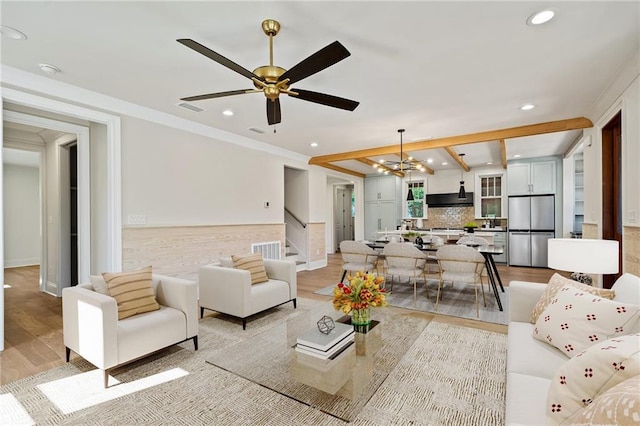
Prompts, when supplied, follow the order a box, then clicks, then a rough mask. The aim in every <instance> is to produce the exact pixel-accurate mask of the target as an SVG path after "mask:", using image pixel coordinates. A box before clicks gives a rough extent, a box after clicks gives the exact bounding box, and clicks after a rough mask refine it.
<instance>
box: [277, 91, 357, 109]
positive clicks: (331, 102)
mask: <svg viewBox="0 0 640 426" xmlns="http://www.w3.org/2000/svg"><path fill="white" fill-rule="evenodd" d="M289 90H291V91H292V92H296V93H297V94H298V96H295V95H294V96H291V97H292V98H298V99H302V100H303V101H309V102H315V103H317V104H322V105H326V106H330V107H334V108H340V109H346V110H348V111H353V110H354V109H356V107H357V106H358V105H360V102H357V101H352V100H351V99H345V98H339V97H337V96H333V95H327V94H326V93H318V92H312V91H309V90H302V89H293V88H292V89H289Z"/></svg>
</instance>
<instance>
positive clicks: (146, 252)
mask: <svg viewBox="0 0 640 426" xmlns="http://www.w3.org/2000/svg"><path fill="white" fill-rule="evenodd" d="M323 229H324V228H323ZM284 239H285V225H284V223H277V224H264V225H262V224H260V225H220V226H170V227H130V228H123V229H122V269H123V270H124V271H127V270H131V269H135V268H140V267H144V266H147V265H151V266H153V271H154V272H157V273H159V274H166V275H172V276H180V277H185V278H194V277H196V276H197V273H198V268H199V267H200V266H202V265H207V264H210V263H212V262H214V261H216V260H217V259H218V258H220V257H225V256H230V255H232V254H248V253H250V252H251V244H252V243H260V242H266V241H280V243H281V245H282V247H284V246H285V241H284ZM323 241H324V240H323ZM314 253H315V251H314Z"/></svg>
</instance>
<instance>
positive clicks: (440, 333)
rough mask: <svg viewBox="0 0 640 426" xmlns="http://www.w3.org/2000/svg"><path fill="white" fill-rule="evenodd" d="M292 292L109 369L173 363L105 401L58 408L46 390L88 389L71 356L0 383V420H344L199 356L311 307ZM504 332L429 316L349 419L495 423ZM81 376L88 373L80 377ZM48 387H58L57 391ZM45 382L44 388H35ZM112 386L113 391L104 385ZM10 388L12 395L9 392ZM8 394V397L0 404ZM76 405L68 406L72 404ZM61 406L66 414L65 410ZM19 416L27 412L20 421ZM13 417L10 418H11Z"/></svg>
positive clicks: (134, 377)
mask: <svg viewBox="0 0 640 426" xmlns="http://www.w3.org/2000/svg"><path fill="white" fill-rule="evenodd" d="M317 303H321V302H316V301H311V300H306V299H298V309H297V310H296V311H294V310H293V309H292V307H291V306H290V305H289V306H282V307H278V308H275V309H272V310H270V311H268V312H267V313H264V314H262V315H260V316H257V317H256V318H255V319H254V320H253V321H250V322H249V324H248V325H247V330H246V331H242V326H241V325H240V322H239V321H238V320H236V319H233V318H231V317H227V316H222V315H216V314H214V315H210V316H206V317H205V318H204V319H203V320H201V321H200V330H199V340H200V350H199V351H197V352H196V351H194V350H193V345H192V344H191V343H190V342H186V343H183V344H180V345H177V346H174V347H171V348H168V349H165V350H163V351H160V352H158V353H157V354H154V355H152V356H150V357H147V358H144V359H142V360H139V361H137V362H135V363H132V364H129V365H127V366H124V367H121V368H118V369H116V370H114V371H113V372H112V376H113V378H114V379H115V380H117V381H119V382H120V383H121V384H117V385H115V386H116V387H117V386H121V385H122V384H130V385H131V386H130V387H135V385H136V384H137V383H139V382H145V383H146V382H149V378H151V377H158V376H162V375H164V374H167V373H170V372H172V371H175V370H176V369H179V370H180V371H181V372H182V373H180V374H177V375H174V376H173V377H170V378H169V380H167V381H163V380H156V381H152V383H150V385H149V386H138V388H137V389H135V390H134V391H133V392H132V393H129V394H122V395H116V396H114V397H113V399H108V398H107V399H106V400H105V399H104V398H103V399H100V398H96V395H95V393H101V392H102V393H106V392H109V390H106V391H104V390H95V389H94V390H93V391H91V392H93V395H91V398H96V400H95V401H96V402H95V403H94V404H93V405H89V406H86V398H84V397H83V396H82V392H77V393H76V395H79V396H77V397H76V398H78V399H79V400H78V401H77V405H83V406H85V407H86V408H81V409H78V410H76V408H78V407H73V406H69V405H73V404H74V402H73V401H69V400H67V401H66V402H65V403H66V404H67V406H66V407H65V408H64V410H65V411H64V412H63V410H62V409H60V408H59V407H57V406H56V405H55V404H54V403H52V402H51V400H50V399H49V398H48V397H47V396H46V395H47V394H49V395H50V394H52V393H56V391H57V392H64V383H65V382H68V381H69V380H71V381H73V382H74V386H79V387H86V388H87V389H89V388H91V387H92V386H93V384H92V383H90V382H91V380H93V379H91V376H92V375H90V374H83V373H87V372H91V371H93V370H95V368H94V367H92V366H91V365H90V364H88V363H87V362H86V361H84V360H82V359H80V358H77V357H76V358H73V359H72V362H70V363H68V364H65V365H64V366H62V367H58V368H55V369H53V370H49V371H46V372H43V373H40V374H37V375H34V376H31V377H28V378H25V379H22V380H18V381H16V382H12V383H9V384H6V385H3V386H1V387H0V401H2V402H3V404H2V405H1V406H0V424H16V422H14V421H12V420H16V421H18V420H22V423H20V424H29V420H28V419H31V421H32V423H31V424H38V425H40V424H82V425H90V424H95V425H125V424H127V425H128V424H154V425H165V424H171V425H212V424H215V425H283V426H284V425H287V426H288V425H291V424H297V425H342V424H345V422H343V421H341V420H338V419H336V418H335V417H332V416H329V415H327V414H324V413H322V412H321V411H319V410H316V409H314V408H311V407H309V406H307V405H305V404H301V403H298V402H296V401H294V400H292V399H290V398H287V397H285V396H282V395H280V394H278V393H276V392H273V391H271V390H268V389H266V388H264V387H262V386H259V385H257V384H255V383H253V382H250V381H248V380H245V379H242V378H240V377H238V376H236V375H234V374H231V373H229V372H226V371H224V370H222V369H220V368H217V367H215V366H212V365H210V364H208V363H206V362H205V359H206V358H207V357H208V356H209V355H210V354H211V353H212V351H214V350H216V349H220V348H224V347H227V346H229V345H233V344H235V343H238V342H241V341H243V340H245V339H250V338H251V337H252V336H255V335H256V334H258V333H260V332H262V331H264V330H266V329H267V328H268V327H271V326H273V325H274V324H275V323H277V322H279V321H284V320H286V318H287V317H290V316H291V315H300V314H303V313H304V312H305V311H308V310H310V309H312V307H313V306H317ZM256 350H259V348H256ZM505 360H506V335H504V334H500V333H493V332H488V331H482V330H477V329H473V328H466V327H460V326H454V325H448V324H443V323H438V322H435V321H432V322H431V323H429V324H428V325H427V327H426V328H425V330H424V331H423V332H422V334H421V335H420V336H419V337H418V339H417V340H416V341H415V342H414V344H413V345H412V346H411V347H410V348H409V350H408V351H407V353H406V355H405V356H404V357H403V358H402V359H401V360H400V362H399V363H398V365H397V366H396V367H395V368H394V369H393V370H392V371H391V373H390V374H389V376H388V377H387V379H386V380H385V381H384V382H383V383H382V384H381V386H380V387H379V388H378V390H377V392H376V393H375V394H374V396H373V398H371V400H370V401H369V402H368V403H367V404H366V405H365V406H364V408H363V409H362V411H361V412H360V414H359V415H358V416H357V417H356V418H355V420H354V421H353V423H352V424H354V425H385V424H429V425H445V424H465V425H483V426H484V425H501V424H503V423H504V399H505V367H504V366H505ZM85 378H87V379H85ZM56 387H57V388H56ZM43 388H47V389H48V391H47V393H45V392H43V391H42V390H41V389H43ZM111 392H112V391H111ZM9 395H11V396H9ZM14 398H15V400H17V402H18V403H19V404H20V406H21V407H22V408H20V406H16V405H15V403H12V404H4V402H7V401H9V400H12V401H13V399H14ZM74 410H75V411H74ZM65 413H66V414H65ZM25 414H26V415H27V416H28V418H25ZM13 416H16V417H13Z"/></svg>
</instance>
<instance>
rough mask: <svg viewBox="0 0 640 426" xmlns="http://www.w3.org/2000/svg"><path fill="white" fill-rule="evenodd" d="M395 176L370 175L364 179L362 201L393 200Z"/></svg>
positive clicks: (394, 198)
mask: <svg viewBox="0 0 640 426" xmlns="http://www.w3.org/2000/svg"><path fill="white" fill-rule="evenodd" d="M396 179H397V178H396V177H395V176H387V175H384V176H371V177H367V178H365V180H364V201H365V202H367V201H395V200H396V186H397V182H396Z"/></svg>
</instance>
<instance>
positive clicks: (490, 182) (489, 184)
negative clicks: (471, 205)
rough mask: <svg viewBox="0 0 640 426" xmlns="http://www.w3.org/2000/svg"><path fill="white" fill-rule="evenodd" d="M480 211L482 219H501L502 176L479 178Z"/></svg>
mask: <svg viewBox="0 0 640 426" xmlns="http://www.w3.org/2000/svg"><path fill="white" fill-rule="evenodd" d="M480 209H481V210H480V212H481V216H482V217H502V175H495V176H483V177H482V178H481V181H480Z"/></svg>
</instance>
